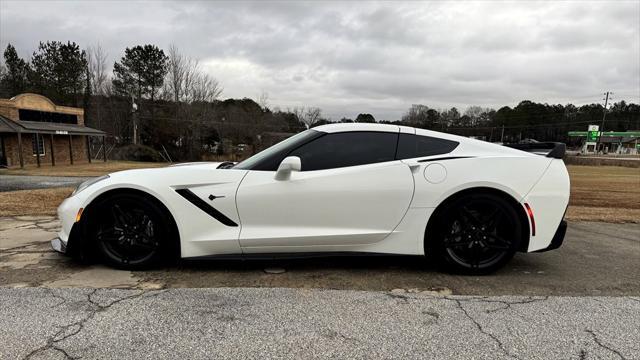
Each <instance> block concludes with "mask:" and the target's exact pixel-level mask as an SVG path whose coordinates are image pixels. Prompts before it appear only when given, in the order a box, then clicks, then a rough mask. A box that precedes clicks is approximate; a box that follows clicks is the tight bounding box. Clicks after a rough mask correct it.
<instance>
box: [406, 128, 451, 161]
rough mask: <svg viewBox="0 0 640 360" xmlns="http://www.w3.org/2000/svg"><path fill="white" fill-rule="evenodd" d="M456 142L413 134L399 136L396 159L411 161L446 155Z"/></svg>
mask: <svg viewBox="0 0 640 360" xmlns="http://www.w3.org/2000/svg"><path fill="white" fill-rule="evenodd" d="M458 144H459V143H458V142H456V141H451V140H444V139H438V138H434V137H429V136H420V135H414V134H400V139H399V140H398V152H397V154H396V159H411V158H417V157H422V156H431V155H440V154H448V153H450V152H452V151H453V149H455V148H456V147H457V146H458Z"/></svg>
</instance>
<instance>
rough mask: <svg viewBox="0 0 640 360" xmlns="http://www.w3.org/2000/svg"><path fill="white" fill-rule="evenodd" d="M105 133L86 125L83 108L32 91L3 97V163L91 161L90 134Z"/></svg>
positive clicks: (0, 162) (0, 113)
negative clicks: (55, 102)
mask: <svg viewBox="0 0 640 360" xmlns="http://www.w3.org/2000/svg"><path fill="white" fill-rule="evenodd" d="M105 135H106V134H105V133H104V132H103V131H100V130H96V129H92V128H88V127H86V126H84V110H83V109H80V108H74V107H68V106H58V105H55V104H54V103H53V102H52V101H51V100H49V99H47V98H46V97H44V96H41V95H37V94H30V93H26V94H20V95H17V96H14V97H12V98H11V99H0V167H4V166H7V167H16V166H20V167H24V166H25V165H37V166H40V165H41V164H43V165H45V164H51V165H52V166H55V165H56V164H74V163H78V162H85V163H86V162H91V148H90V147H89V146H88V145H89V137H90V136H96V137H100V138H102V143H103V144H104V137H105ZM103 154H104V151H103ZM103 160H104V161H106V158H104V159H103Z"/></svg>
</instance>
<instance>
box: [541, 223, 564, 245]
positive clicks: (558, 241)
mask: <svg viewBox="0 0 640 360" xmlns="http://www.w3.org/2000/svg"><path fill="white" fill-rule="evenodd" d="M566 233H567V221H566V220H562V221H561V222H560V225H559V226H558V229H557V230H556V233H555V234H554V235H553V239H551V244H549V246H547V247H546V248H544V249H540V250H537V251H536V252H545V251H549V250H555V249H557V248H559V247H560V246H562V242H563V241H564V236H565V235H566Z"/></svg>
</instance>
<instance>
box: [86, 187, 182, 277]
mask: <svg viewBox="0 0 640 360" xmlns="http://www.w3.org/2000/svg"><path fill="white" fill-rule="evenodd" d="M90 215H92V216H93V217H94V218H90V221H91V224H92V230H91V231H92V234H93V238H94V239H95V241H96V245H97V250H98V253H99V254H100V255H101V257H102V259H103V260H104V262H106V263H107V264H108V265H111V266H113V267H117V268H121V269H130V270H135V269H143V268H147V267H149V266H151V265H154V264H156V263H157V262H158V261H159V260H160V259H161V258H163V257H164V256H165V253H166V251H165V249H166V248H167V246H166V245H167V242H168V241H167V240H168V234H169V229H168V227H167V224H168V221H167V219H166V216H165V214H164V213H163V211H161V210H160V209H159V208H158V207H157V206H155V205H154V204H153V203H151V202H150V201H149V200H148V199H146V198H144V197H142V196H138V195H134V194H118V195H114V196H112V197H109V198H107V199H106V200H104V201H102V202H101V203H100V204H98V208H97V211H96V212H94V213H92V214H90Z"/></svg>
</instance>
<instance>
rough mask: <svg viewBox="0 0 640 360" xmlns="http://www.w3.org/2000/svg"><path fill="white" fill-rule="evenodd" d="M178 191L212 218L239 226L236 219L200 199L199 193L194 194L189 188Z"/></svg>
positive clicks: (227, 224)
mask: <svg viewBox="0 0 640 360" xmlns="http://www.w3.org/2000/svg"><path fill="white" fill-rule="evenodd" d="M176 192H177V193H178V194H180V196H182V197H183V198H185V199H187V201H188V202H190V203H192V204H193V205H195V206H196V207H198V209H200V210H202V211H204V212H206V213H207V214H209V216H211V217H212V218H214V219H216V220H218V221H219V222H221V223H223V224H224V225H226V226H232V227H236V226H238V224H236V223H235V221H233V220H231V219H229V218H228V217H226V216H225V215H224V214H223V213H221V212H220V211H218V209H216V208H214V207H213V206H211V205H209V204H207V202H206V201H204V200H202V199H200V198H199V197H198V195H196V194H194V193H193V192H192V191H191V190H189V189H178V190H176Z"/></svg>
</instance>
